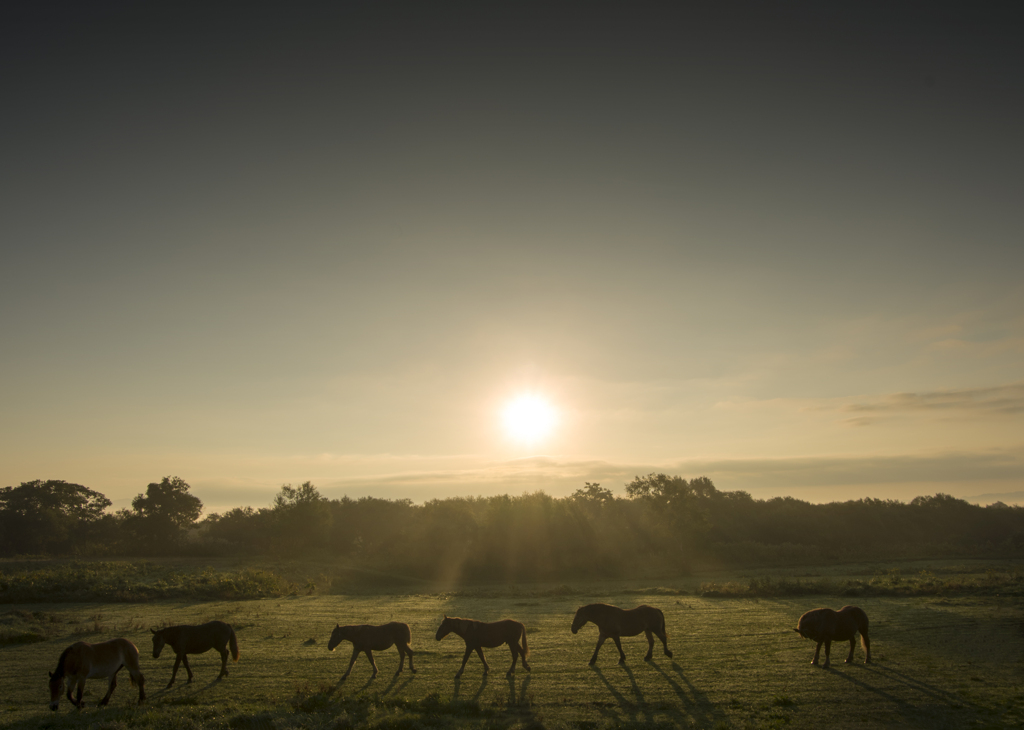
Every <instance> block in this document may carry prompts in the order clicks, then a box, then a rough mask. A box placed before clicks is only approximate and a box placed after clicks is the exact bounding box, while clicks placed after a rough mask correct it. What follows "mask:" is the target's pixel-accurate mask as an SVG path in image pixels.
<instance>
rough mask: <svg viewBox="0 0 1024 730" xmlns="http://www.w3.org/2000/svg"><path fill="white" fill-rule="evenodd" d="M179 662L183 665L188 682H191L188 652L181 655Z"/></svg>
mask: <svg viewBox="0 0 1024 730" xmlns="http://www.w3.org/2000/svg"><path fill="white" fill-rule="evenodd" d="M181 663H182V664H184V665H185V671H186V672H188V684H192V667H190V666H189V663H188V654H182V655H181Z"/></svg>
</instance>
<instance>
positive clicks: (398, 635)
mask: <svg viewBox="0 0 1024 730" xmlns="http://www.w3.org/2000/svg"><path fill="white" fill-rule="evenodd" d="M343 641H351V642H352V659H351V660H350V661H349V663H348V670H347V671H346V672H345V674H344V675H342V677H341V681H342V682H344V681H345V680H346V679H348V675H349V672H351V671H352V665H353V664H355V663H356V657H358V656H359V652H363V653H365V654H366V658H367V659H369V660H370V666H372V667H373V676H374V677H376V676H377V662H375V661H374V660H373V652H374V651H384V650H385V649H390V648H391V646H392V645H394V646H395V647H396V648H397V649H398V656H399V660H400V661H399V662H398V671H397V672H395V676H396V677H397V676H398V675H399V674H401V673H402V670H403V669H404V668H405V655H406V654H408V655H409V671H410V672H412V673H413V674H416V669H415V668H414V667H413V665H412V648H411V647H410V646H409V642H410V641H412V634H411V633H410V631H409V624H403V623H399V622H398V621H392V622H391V623H389V624H384V625H383V626H367V625H365V624H364V625H362V626H342V625H341V624H338V625H337V626H335V627H334V631H332V632H331V640H330V641H329V642H328V644H327V648H328V649H329V650H331V651H334V647H336V646H337V645H338V644H340V643H341V642H343Z"/></svg>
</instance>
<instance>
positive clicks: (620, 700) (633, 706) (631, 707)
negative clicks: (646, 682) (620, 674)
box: [592, 665, 653, 723]
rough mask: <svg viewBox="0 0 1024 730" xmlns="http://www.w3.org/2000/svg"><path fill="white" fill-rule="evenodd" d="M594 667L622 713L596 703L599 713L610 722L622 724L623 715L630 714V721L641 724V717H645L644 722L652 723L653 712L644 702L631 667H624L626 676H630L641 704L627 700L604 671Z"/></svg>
mask: <svg viewBox="0 0 1024 730" xmlns="http://www.w3.org/2000/svg"><path fill="white" fill-rule="evenodd" d="M592 666H593V671H594V672H595V673H596V674H597V676H598V677H600V679H601V681H602V682H604V686H605V687H606V688H607V689H608V693H609V694H611V696H612V697H614V698H615V701H616V703H617V704H618V705H619V709H620V710H621V712H615V711H614V710H610V709H607V705H606V704H604V703H597V702H595V703H594V706H595V707H596V708H597V711H598V712H600V713H601V714H602V715H604V716H605V717H606V718H608V719H610V720H614V721H615V722H622V721H623V719H625V718H623V717H622V716H621V715H622V714H628V715H629V719H630V720H632V721H633V722H639V721H640V720H641V718H640V715H641V714H642V715H643V721H644V722H647V723H650V722H651V721H652V720H653V717H652V716H651V711H650V709H649V708H648V706H647V702H646V701H645V700H644V696H643V693H642V692H641V691H640V687H638V686H637V683H636V679H635V678H634V676H633V672H632V670H631V669H630V668H629V667H625V666H624V667H623V669H625V670H626V674H627V675H628V676H629V681H630V683H631V684H632V685H633V694H634V695H635V696H636V698H637V699H638V700H639V702H633V701H632V700H629V699H627V698H626V696H625V695H624V694H622V693H621V692H620V691H619V690H617V689H616V688H615V687H614V685H612V683H611V682H609V681H608V677H606V676H605V674H604V671H603V670H602V669H601V668H600V667H598V666H596V665H592Z"/></svg>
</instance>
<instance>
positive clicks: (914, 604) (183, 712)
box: [0, 586, 1024, 728]
mask: <svg viewBox="0 0 1024 730" xmlns="http://www.w3.org/2000/svg"><path fill="white" fill-rule="evenodd" d="M606 590H607V592H605V593H597V592H595V593H593V594H587V595H586V596H585V598H582V599H581V596H580V595H567V596H560V595H551V593H550V592H548V593H545V592H543V591H535V592H528V591H515V590H512V589H509V590H507V591H500V592H491V593H481V594H480V595H479V596H473V595H472V594H470V595H462V594H454V595H453V594H444V593H441V594H429V595H389V596H292V597H288V598H276V599H262V600H252V601H231V602H212V603H184V602H160V603H149V604H124V603H121V604H94V603H89V604H80V603H79V604H66V603H65V604H45V605H44V604H30V605H25V604H21V605H17V606H12V605H8V606H2V607H0V614H2V615H3V616H5V617H7V618H11V617H15V618H17V619H18V620H21V621H23V622H27V623H32V622H35V623H37V624H39V626H40V628H39V630H40V631H45V636H46V637H47V638H46V640H45V641H39V642H36V643H25V644H19V643H12V644H9V645H6V646H3V647H0V684H2V687H3V692H2V695H0V696H2V704H0V723H2V724H4V725H9V726H13V727H18V728H28V727H33V728H36V727H54V728H61V727H73V728H78V727H83V728H84V727H86V726H94V727H105V728H123V727H142V728H163V727H195V728H201V727H209V728H250V727H251V728H288V727H323V728H346V727H348V728H361V727H407V728H415V727H453V726H455V727H496V728H502V727H514V726H521V727H542V726H543V727H580V728H598V727H604V726H609V727H611V726H625V727H656V726H666V727H668V726H676V727H702V728H748V727H750V728H754V727H779V728H782V727H787V728H812V727H872V726H888V725H896V724H898V725H902V726H909V727H921V728H925V727H927V728H937V727H949V728H964V727H1019V726H1020V725H1021V724H1022V723H1024V607H1022V606H1021V605H1020V602H1019V600H1018V599H1017V598H1015V597H999V596H985V597H945V598H939V597H934V596H932V597H861V598H858V599H851V602H856V603H857V604H858V605H860V606H861V607H862V608H864V609H865V610H866V611H867V613H868V615H869V617H870V620H871V639H872V654H873V660H874V661H873V663H872V664H871V665H865V664H863V659H864V654H863V650H862V648H861V647H860V644H859V642H858V645H857V648H856V651H855V654H854V661H855V663H854V664H851V665H847V664H844V663H843V661H842V660H843V658H845V655H846V651H847V648H848V644H843V643H839V644H834V645H833V668H832V669H831V670H823V669H820V668H815V667H812V666H811V664H810V661H811V657H812V655H813V652H814V644H813V643H812V642H810V641H807V640H804V639H802V638H801V637H799V636H798V635H797V634H796V633H794V632H793V631H792V628H793V627H794V626H795V625H796V620H797V618H798V617H799V616H800V614H801V613H803V611H805V610H807V609H808V608H813V607H817V606H829V607H832V608H838V607H839V606H840V605H842V599H837V598H835V597H831V596H828V597H826V596H804V597H798V598H782V599H764V598H761V599H748V598H699V597H694V596H690V595H672V594H671V593H670V592H668V591H658V590H656V589H652V590H651V591H650V592H647V593H637V592H635V591H630V592H628V593H625V594H624V593H622V592H618V591H616V590H614V589H612V588H611V587H610V586H606ZM555 593H557V592H555ZM596 601H600V602H608V603H613V604H616V605H620V606H625V607H632V606H635V605H638V604H640V603H649V604H651V605H655V606H658V607H660V608H661V609H662V610H663V611H664V612H665V617H666V624H667V628H668V636H669V647H670V648H671V649H672V650H673V652H674V654H675V658H674V659H668V658H667V657H665V656H664V655H663V654H662V652H661V646H660V643H659V644H658V645H657V646H656V647H655V653H654V661H653V662H651V663H645V662H644V661H643V656H644V653H645V652H646V650H647V642H646V639H645V638H644V637H643V635H641V636H638V637H634V638H630V639H623V641H622V644H623V648H624V650H625V652H626V656H627V664H626V666H624V667H623V666H619V665H618V664H617V652H616V651H615V648H614V644H613V643H612V642H610V641H609V642H607V643H606V644H605V646H604V647H603V648H602V650H601V654H600V656H599V659H598V663H597V666H596V667H590V666H588V660H589V658H590V655H591V653H592V652H593V650H594V645H595V643H596V640H597V630H596V628H595V627H594V626H593V624H588V625H587V626H585V627H584V628H583V629H581V630H580V632H579V634H578V635H575V636H574V635H572V634H571V633H570V630H569V627H570V623H571V621H572V618H573V613H574V611H575V610H576V608H577V607H578V606H579V605H581V604H582V603H589V602H596ZM445 614H448V615H449V616H461V617H468V618H477V619H480V620H484V621H494V620H497V619H501V618H515V619H517V620H519V621H522V622H523V623H524V624H525V625H526V627H527V632H528V633H527V636H528V639H529V648H530V664H531V666H532V667H533V671H532V672H530V673H527V672H525V671H523V669H522V668H521V667H520V668H519V670H518V672H517V674H516V675H515V677H514V678H511V679H507V678H506V676H505V670H506V669H507V668H508V665H509V663H510V653H509V650H508V647H505V646H502V647H499V648H497V649H489V650H485V653H486V656H487V659H488V662H489V663H490V665H491V672H490V675H489V676H487V677H484V676H483V672H482V666H481V664H480V662H479V659H478V658H477V657H476V656H475V655H474V656H473V657H472V658H471V659H470V661H469V663H468V665H467V667H466V671H465V674H464V675H463V677H462V678H461V680H460V681H456V680H455V679H454V675H455V672H456V671H457V670H458V668H459V664H460V662H461V658H462V653H463V650H464V644H463V642H462V640H461V639H459V638H458V637H457V636H455V635H451V636H448V637H447V638H446V639H444V640H443V641H441V642H436V641H435V640H434V632H435V631H436V629H437V627H438V625H439V624H440V622H441V620H442V618H443V616H444V615H445ZM211 619H221V620H224V621H227V622H229V623H231V624H232V625H233V626H234V627H235V629H236V631H237V634H238V642H239V648H240V652H241V660H240V661H239V662H238V663H237V664H235V663H233V662H229V664H228V668H229V670H230V672H231V674H230V676H229V677H227V678H225V679H223V680H221V681H219V682H218V681H216V677H217V674H218V671H219V664H220V657H219V656H218V655H217V653H216V652H209V653H206V654H202V655H198V656H193V657H192V659H191V663H192V667H193V670H194V672H195V681H194V682H193V683H192V684H186V683H185V682H184V681H181V680H182V677H179V681H178V683H177V684H176V685H175V686H174V687H173V688H171V689H169V690H165V689H164V686H165V685H166V684H167V681H168V680H169V678H170V674H171V667H172V664H173V656H169V655H167V654H166V653H165V654H164V656H162V658H161V659H159V660H156V659H153V657H152V642H151V639H150V636H151V635H150V631H149V629H150V628H151V627H161V626H165V625H168V624H176V623H201V622H204V621H208V620H211ZM392 620H395V621H404V622H406V623H408V624H409V625H410V627H411V629H412V648H413V650H414V651H415V652H416V655H415V659H416V668H417V670H418V672H417V673H416V674H412V673H411V672H409V670H408V667H407V668H406V671H405V672H403V673H402V674H401V675H398V676H397V677H396V676H394V671H395V669H396V668H397V666H398V654H397V651H396V650H395V649H394V648H391V649H388V650H387V651H383V652H376V653H375V658H376V661H377V665H378V667H379V668H380V674H379V675H378V676H377V678H376V679H372V678H371V673H372V670H371V668H370V665H369V662H367V660H366V658H365V657H360V658H359V660H358V661H357V662H356V664H355V667H354V668H353V670H352V674H351V676H350V677H349V678H348V680H346V681H345V682H344V683H339V679H340V677H341V675H342V674H343V673H344V671H345V669H346V667H347V665H348V659H349V656H350V653H351V644H348V643H343V644H342V645H341V646H340V647H338V649H337V650H336V651H335V652H333V653H331V652H329V651H328V650H327V642H328V639H329V637H330V634H331V630H332V629H333V627H334V626H335V624H336V623H342V624H358V623H372V624H378V623H384V622H387V621H392ZM114 636H125V637H127V638H129V639H131V640H132V641H133V642H135V643H136V645H137V646H138V647H139V650H140V653H141V654H142V671H143V673H144V674H145V676H146V683H147V694H148V696H149V699H148V701H147V703H146V704H145V705H143V706H142V707H139V706H137V703H136V699H135V695H136V693H135V692H134V691H133V689H132V688H131V687H130V685H129V683H128V678H127V677H126V676H121V681H120V683H119V686H118V689H117V691H116V692H115V694H114V696H113V698H112V700H111V704H110V706H109V707H107V708H103V709H101V708H97V707H96V706H95V705H96V703H97V702H98V701H99V699H100V697H102V695H103V693H104V691H105V689H106V682H105V681H104V680H90V681H89V682H88V684H87V687H86V696H85V699H86V702H87V705H88V707H87V709H85V710H82V711H76V710H73V709H72V708H71V707H70V706H69V704H68V703H67V701H66V700H64V701H62V702H61V707H60V710H59V711H58V712H56V713H52V712H50V711H49V710H48V709H47V708H46V703H47V700H48V694H47V690H46V678H47V671H48V670H53V668H54V665H55V663H56V661H57V657H58V656H59V654H60V652H61V650H62V649H63V648H64V647H65V646H67V645H68V644H70V643H72V642H74V641H78V640H84V641H102V640H105V639H109V638H112V637H114ZM124 674H125V673H124V672H122V675H124Z"/></svg>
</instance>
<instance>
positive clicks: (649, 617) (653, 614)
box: [572, 603, 672, 666]
mask: <svg viewBox="0 0 1024 730" xmlns="http://www.w3.org/2000/svg"><path fill="white" fill-rule="evenodd" d="M587 621H593V622H594V624H595V625H596V626H597V631H598V635H597V648H596V649H594V656H592V657H590V665H591V666H593V665H594V664H596V663H597V653H598V652H599V651H601V646H602V645H603V644H604V642H605V640H606V639H611V640H612V641H614V642H615V646H616V647H618V650H619V664H625V663H626V655H625V653H623V651H622V644H621V643H620V642H619V637H620V636H636V635H637V634H640V633H645V634H647V644H648V646H647V656H645V657H644V661H645V662H649V661H651V658H652V657H653V656H654V637H655V636H657V637H658V638H659V639H661V645H662V646H663V647H664V649H665V656H667V657H668V658H669V659H671V658H672V652H671V651H669V648H668V634H667V633H666V632H665V614H664V613H662V612H661V609H660V608H654V607H653V606H637V607H636V608H631V609H628V610H627V609H624V608H619V607H618V606H609V605H608V604H607V603H591V604H590V605H588V606H582V607H581V608H578V609H577V610H576V616H575V617H574V618H573V620H572V632H573V633H574V634H575V633H576V632H577V631H579V630H580V628H582V627H583V625H584V624H586V623H587Z"/></svg>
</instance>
